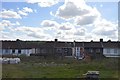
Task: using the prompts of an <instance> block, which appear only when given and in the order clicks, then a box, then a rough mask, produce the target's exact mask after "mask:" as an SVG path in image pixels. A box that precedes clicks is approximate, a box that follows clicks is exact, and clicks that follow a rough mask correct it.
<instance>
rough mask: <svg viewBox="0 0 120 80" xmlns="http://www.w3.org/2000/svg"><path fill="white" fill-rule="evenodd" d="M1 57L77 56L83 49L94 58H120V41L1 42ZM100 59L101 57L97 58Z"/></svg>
mask: <svg viewBox="0 0 120 80" xmlns="http://www.w3.org/2000/svg"><path fill="white" fill-rule="evenodd" d="M1 44H2V45H1V48H0V54H1V55H22V54H24V55H26V56H32V55H35V56H75V55H78V54H79V52H80V50H81V48H83V49H84V51H85V52H86V53H88V54H90V55H91V56H93V57H96V55H97V54H99V55H104V56H106V57H119V56H120V42H119V41H111V40H108V41H103V39H100V41H93V40H91V41H90V42H77V41H73V42H63V41H58V40H57V39H55V41H22V40H19V39H17V40H16V41H7V40H6V41H5V40H2V41H1ZM97 57H99V56H97Z"/></svg>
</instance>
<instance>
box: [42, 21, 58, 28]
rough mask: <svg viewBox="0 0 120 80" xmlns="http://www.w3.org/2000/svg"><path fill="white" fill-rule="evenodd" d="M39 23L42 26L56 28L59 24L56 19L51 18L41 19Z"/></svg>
mask: <svg viewBox="0 0 120 80" xmlns="http://www.w3.org/2000/svg"><path fill="white" fill-rule="evenodd" d="M41 25H42V26H43V27H56V28H57V27H58V26H59V24H58V23H57V22H56V21H53V20H43V21H42V22H41Z"/></svg>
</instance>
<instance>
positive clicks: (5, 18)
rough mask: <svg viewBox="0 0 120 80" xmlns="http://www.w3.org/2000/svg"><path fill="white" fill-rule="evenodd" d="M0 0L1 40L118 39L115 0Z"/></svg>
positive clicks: (116, 5)
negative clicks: (87, 0)
mask: <svg viewBox="0 0 120 80" xmlns="http://www.w3.org/2000/svg"><path fill="white" fill-rule="evenodd" d="M45 1H46V2H42V1H41V0H38V1H36V0H28V1H26V2H25V1H24V2H2V7H1V9H2V11H1V15H2V16H0V18H1V19H0V20H1V22H0V33H1V34H2V36H1V40H16V39H21V40H54V39H55V38H58V39H59V40H61V41H73V40H76V41H90V40H95V41H98V40H99V39H100V38H103V39H104V40H109V39H111V40H118V31H117V28H118V26H117V22H118V3H117V2H85V1H84V0H80V1H77V2H75V0H65V2H59V0H56V1H55V0H51V1H53V2H50V1H49V0H45Z"/></svg>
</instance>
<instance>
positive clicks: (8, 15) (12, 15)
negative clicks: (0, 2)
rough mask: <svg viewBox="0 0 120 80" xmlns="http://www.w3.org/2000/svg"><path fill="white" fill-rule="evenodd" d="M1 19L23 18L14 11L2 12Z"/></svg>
mask: <svg viewBox="0 0 120 80" xmlns="http://www.w3.org/2000/svg"><path fill="white" fill-rule="evenodd" d="M0 17H1V18H16V19H21V18H22V17H21V16H20V15H19V14H18V13H17V12H15V11H12V10H5V9H4V10H2V12H1V14H0Z"/></svg>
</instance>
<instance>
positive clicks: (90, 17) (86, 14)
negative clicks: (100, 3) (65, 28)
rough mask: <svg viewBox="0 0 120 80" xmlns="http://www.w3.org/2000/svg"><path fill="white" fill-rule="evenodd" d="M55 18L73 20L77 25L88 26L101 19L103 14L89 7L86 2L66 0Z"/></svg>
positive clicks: (82, 0)
mask: <svg viewBox="0 0 120 80" xmlns="http://www.w3.org/2000/svg"><path fill="white" fill-rule="evenodd" d="M52 15H53V14H52ZM55 16H58V17H60V18H62V19H65V20H70V19H73V20H74V22H75V23H76V24H77V25H88V24H92V23H93V22H94V21H95V20H96V19H98V18H99V17H101V14H100V12H99V11H98V10H97V9H96V8H95V7H91V6H88V5H87V4H86V3H85V1H84V0H81V1H75V0H66V2H65V3H64V4H63V5H62V6H60V7H59V8H58V10H57V11H56V14H55Z"/></svg>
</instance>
